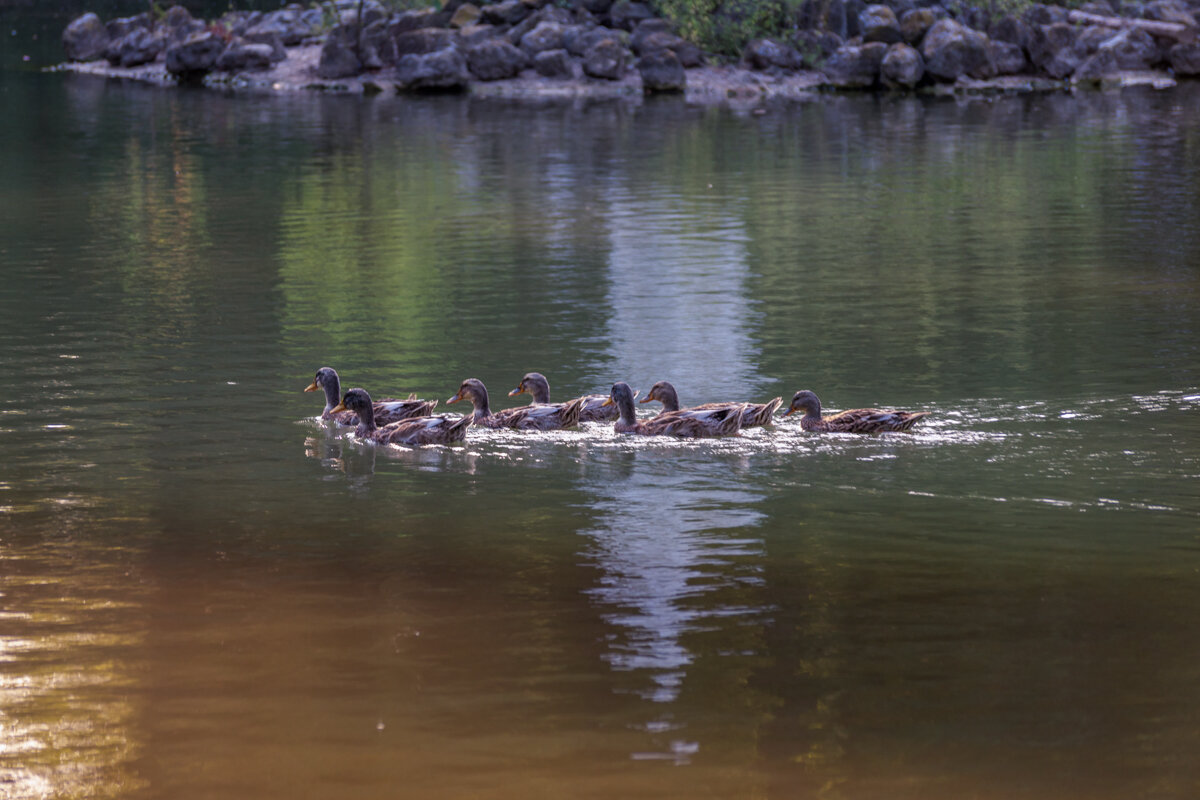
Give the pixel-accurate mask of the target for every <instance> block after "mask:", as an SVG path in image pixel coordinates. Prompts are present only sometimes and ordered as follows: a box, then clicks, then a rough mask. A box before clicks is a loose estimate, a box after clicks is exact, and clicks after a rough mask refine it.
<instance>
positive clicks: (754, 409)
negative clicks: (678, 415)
mask: <svg viewBox="0 0 1200 800" xmlns="http://www.w3.org/2000/svg"><path fill="white" fill-rule="evenodd" d="M652 400H657V401H659V402H660V403H662V404H663V411H664V412H667V411H679V410H680V408H679V395H677V394H675V387H674V386H672V385H671V383H670V382H669V381H659V382H658V383H656V384H654V385H653V386H651V387H650V393H649V394H647V395H646V398H645V399H644V400H642V402H643V403H649V402H650V401H652ZM781 403H783V398H782V397H776V398H775V399H773V400H771V401H770V402H767V403H745V404H742V403H704V404H703V405H699V406H689V407H687V408H685V409H683V410H684V411H711V410H713V409H717V408H728V407H729V406H736V405H744V406H745V408H746V410H745V411H743V412H742V427H743V428H754V427H758V426H761V425H766V424H767V423H769V422H771V415H772V414H774V413H775V409H777V408H779V406H780V404H781Z"/></svg>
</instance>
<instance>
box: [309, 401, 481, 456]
mask: <svg viewBox="0 0 1200 800" xmlns="http://www.w3.org/2000/svg"><path fill="white" fill-rule="evenodd" d="M374 405H375V404H373V403H372V402H371V395H369V394H367V390H366V389H357V388H355V389H351V390H349V391H348V392H346V396H345V397H343V398H342V402H340V403H338V405H337V406H335V407H334V408H333V409H332V413H335V414H337V413H340V412H343V411H347V410H348V411H351V412H353V413H354V414H356V415H357V416H358V419H359V423H358V427H357V428H355V430H354V435H355V436H357V437H358V438H360V439H369V440H370V441H372V442H378V443H380V444H407V445H421V444H450V443H451V442H461V441H462V440H463V439H465V438H466V436H467V428H469V427H471V422H472V420H471V417H469V416H467V417H451V416H445V415H439V416H436V417H410V418H408V419H402V420H400V421H399V422H393V423H391V424H389V425H384V426H383V427H382V428H378V427H376V426H375V410H374Z"/></svg>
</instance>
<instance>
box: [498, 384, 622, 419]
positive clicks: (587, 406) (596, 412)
mask: <svg viewBox="0 0 1200 800" xmlns="http://www.w3.org/2000/svg"><path fill="white" fill-rule="evenodd" d="M519 394H528V395H532V396H533V402H534V403H536V404H538V405H546V404H547V403H549V402H550V381H548V380H546V376H545V375H543V374H542V373H540V372H529V373H526V374H525V377H524V378H521V382H520V383H518V384H517V388H515V389H513V390H512V391H511V392H509V393H508V396H509V397H515V396H517V395H519ZM582 400H583V408H582V409H580V411H579V421H580V422H611V421H613V420H615V419H616V418H617V414H618V412H617V407H616V406H607V407H606V406H605V405H604V401H606V400H608V395H606V394H585V395H584V396H583V397H582Z"/></svg>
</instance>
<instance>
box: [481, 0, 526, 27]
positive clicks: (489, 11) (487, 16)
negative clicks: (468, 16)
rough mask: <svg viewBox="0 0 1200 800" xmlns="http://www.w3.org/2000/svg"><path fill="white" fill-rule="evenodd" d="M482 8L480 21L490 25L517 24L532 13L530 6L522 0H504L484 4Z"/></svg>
mask: <svg viewBox="0 0 1200 800" xmlns="http://www.w3.org/2000/svg"><path fill="white" fill-rule="evenodd" d="M480 10H481V12H482V13H481V14H480V15H479V20H480V22H486V23H487V24H489V25H516V24H517V23H518V22H520V21H521V20H523V19H525V18H526V17H528V16H529V14H530V13H531V12H530V9H529V6H527V5H525V4H524V3H522V2H521V0H504V2H503V3H493V4H492V5H487V6H483V7H482V8H481V9H480Z"/></svg>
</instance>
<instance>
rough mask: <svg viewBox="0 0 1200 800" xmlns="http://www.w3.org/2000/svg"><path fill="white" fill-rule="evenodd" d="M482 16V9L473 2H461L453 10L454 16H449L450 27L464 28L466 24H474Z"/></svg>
mask: <svg viewBox="0 0 1200 800" xmlns="http://www.w3.org/2000/svg"><path fill="white" fill-rule="evenodd" d="M481 16H483V11H482V10H480V8H479V6H477V5H475V4H474V3H463V4H462V5H461V6H459V7H458V9H457V10H455V12H454V16H452V17H450V27H451V28H465V27H467V26H468V25H474V24H475V23H476V22H478V21H479V18H480V17H481Z"/></svg>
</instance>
